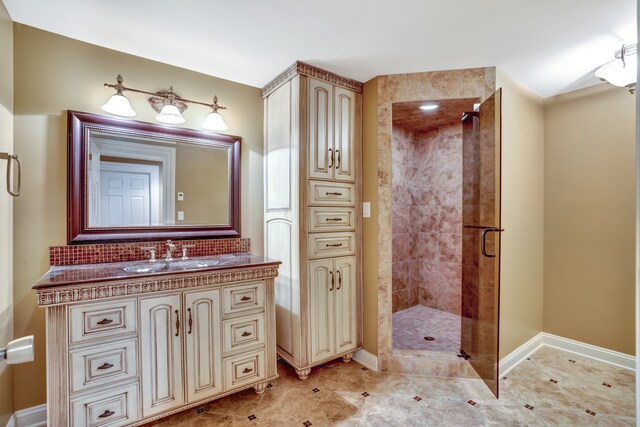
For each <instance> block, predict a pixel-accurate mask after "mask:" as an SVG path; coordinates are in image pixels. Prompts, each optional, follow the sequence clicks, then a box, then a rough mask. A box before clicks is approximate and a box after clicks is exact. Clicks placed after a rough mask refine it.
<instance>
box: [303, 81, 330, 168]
mask: <svg viewBox="0 0 640 427" xmlns="http://www.w3.org/2000/svg"><path fill="white" fill-rule="evenodd" d="M333 150H334V147H333V86H332V85H331V84H329V83H326V82H321V81H319V80H315V79H309V178H320V179H333V171H334V169H335V153H334V151H333Z"/></svg>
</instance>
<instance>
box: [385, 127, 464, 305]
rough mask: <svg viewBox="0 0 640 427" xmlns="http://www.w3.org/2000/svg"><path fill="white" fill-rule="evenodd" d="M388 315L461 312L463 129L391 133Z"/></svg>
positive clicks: (395, 128)
mask: <svg viewBox="0 0 640 427" xmlns="http://www.w3.org/2000/svg"><path fill="white" fill-rule="evenodd" d="M392 155H393V166H392V168H393V263H392V271H393V312H396V311H399V310H404V309H405V308H409V307H412V306H414V305H417V304H421V305H424V306H427V307H431V308H435V309H438V310H443V311H446V312H449V313H453V314H457V315H459V314H460V311H461V307H460V305H461V278H462V125H461V123H460V122H454V123H451V124H449V125H445V126H441V127H439V128H436V129H433V130H431V131H428V132H424V133H417V134H416V133H414V132H412V131H410V130H406V129H401V128H399V127H394V128H393V147H392Z"/></svg>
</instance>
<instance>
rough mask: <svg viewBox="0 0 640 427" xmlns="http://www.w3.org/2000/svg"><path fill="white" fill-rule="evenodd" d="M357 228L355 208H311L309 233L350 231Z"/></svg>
mask: <svg viewBox="0 0 640 427" xmlns="http://www.w3.org/2000/svg"><path fill="white" fill-rule="evenodd" d="M355 228H356V210H355V209H354V208H332V207H326V208H325V207H314V208H309V231H311V232H314V231H315V232H317V231H349V230H353V229H355Z"/></svg>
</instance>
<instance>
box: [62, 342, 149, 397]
mask: <svg viewBox="0 0 640 427" xmlns="http://www.w3.org/2000/svg"><path fill="white" fill-rule="evenodd" d="M70 355H71V356H70V362H71V366H70V375H71V392H72V393H74V392H77V391H81V390H85V389H88V388H91V387H96V386H100V385H105V384H109V383H111V382H114V381H121V380H126V379H128V378H134V377H135V376H136V375H138V354H137V348H136V340H135V339H133V340H126V341H118V342H114V343H110V344H104V345H98V346H91V347H89V348H83V349H79V350H73V351H71V353H70Z"/></svg>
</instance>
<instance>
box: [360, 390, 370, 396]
mask: <svg viewBox="0 0 640 427" xmlns="http://www.w3.org/2000/svg"><path fill="white" fill-rule="evenodd" d="M362 395H363V396H364V397H369V396H370V394H369V393H367V392H366V391H365V392H364V393H362Z"/></svg>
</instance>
